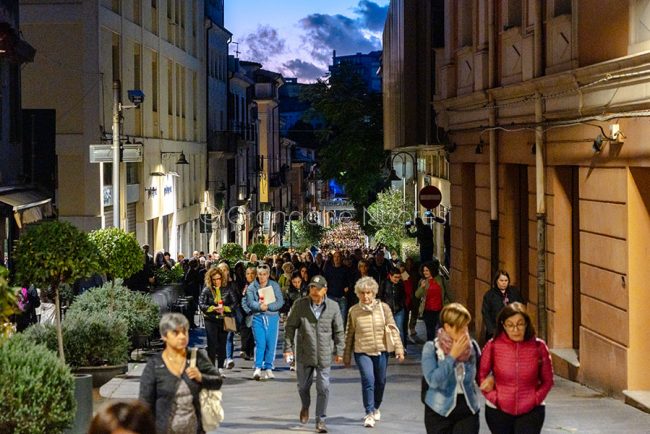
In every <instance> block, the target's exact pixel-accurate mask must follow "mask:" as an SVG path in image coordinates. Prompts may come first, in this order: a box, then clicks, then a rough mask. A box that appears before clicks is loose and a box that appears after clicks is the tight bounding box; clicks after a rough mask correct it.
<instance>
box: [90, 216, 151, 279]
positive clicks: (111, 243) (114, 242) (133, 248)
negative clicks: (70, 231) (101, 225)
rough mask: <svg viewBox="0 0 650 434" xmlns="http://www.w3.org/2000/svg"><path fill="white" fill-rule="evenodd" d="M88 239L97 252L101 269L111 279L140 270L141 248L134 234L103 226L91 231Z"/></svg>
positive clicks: (124, 277) (141, 264) (123, 276)
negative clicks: (103, 227)
mask: <svg viewBox="0 0 650 434" xmlns="http://www.w3.org/2000/svg"><path fill="white" fill-rule="evenodd" d="M88 239H89V240H90V242H92V243H93V245H94V246H95V249H97V252H98V253H99V258H100V262H99V265H100V267H101V270H102V271H103V272H105V273H106V274H108V275H109V276H111V277H112V278H113V279H118V278H119V279H126V278H127V277H129V276H131V275H133V274H134V273H137V272H138V271H140V270H142V267H143V266H144V261H143V260H142V249H141V248H140V245H139V244H138V240H136V239H135V235H134V234H132V233H128V232H126V231H124V230H123V229H119V228H105V229H99V230H96V231H92V232H91V233H90V234H88Z"/></svg>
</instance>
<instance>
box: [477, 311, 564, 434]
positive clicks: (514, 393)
mask: <svg viewBox="0 0 650 434" xmlns="http://www.w3.org/2000/svg"><path fill="white" fill-rule="evenodd" d="M479 381H480V383H481V390H482V391H483V395H485V399H486V402H485V420H486V421H487V424H488V426H489V427H490V430H491V431H492V432H493V433H497V434H504V433H505V434H509V433H512V434H519V433H522V434H523V433H540V432H541V431H542V425H543V424H544V417H545V406H544V400H545V399H546V395H548V392H549V391H550V390H551V387H553V366H552V365H551V357H550V355H549V351H548V347H547V346H546V343H545V342H544V341H543V340H541V339H538V338H536V337H535V328H534V327H533V324H532V321H531V320H530V316H529V315H528V313H526V307H525V306H524V305H523V304H521V303H518V302H515V303H511V304H509V305H507V306H506V307H504V308H503V309H502V310H501V312H499V315H498V316H497V320H496V333H495V336H494V338H493V339H491V340H490V341H488V343H487V344H486V345H485V348H484V349H483V355H482V356H481V365H480V369H479Z"/></svg>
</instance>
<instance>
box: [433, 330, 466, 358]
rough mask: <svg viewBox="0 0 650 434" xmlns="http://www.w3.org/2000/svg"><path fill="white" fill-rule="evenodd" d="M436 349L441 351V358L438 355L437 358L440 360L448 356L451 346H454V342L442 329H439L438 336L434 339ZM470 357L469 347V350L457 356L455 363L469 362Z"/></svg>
mask: <svg viewBox="0 0 650 434" xmlns="http://www.w3.org/2000/svg"><path fill="white" fill-rule="evenodd" d="M436 344H437V345H436V347H438V348H439V349H440V350H441V351H442V356H443V357H440V356H441V354H438V358H439V359H442V358H444V356H446V355H447V354H449V352H450V351H451V346H452V345H453V344H454V340H453V339H452V338H451V336H449V334H448V333H447V332H446V331H445V329H444V328H442V327H440V328H439V329H438V336H437V337H436ZM471 355H472V346H471V345H470V346H469V348H467V349H466V350H465V351H464V352H463V354H461V355H460V356H458V359H457V361H459V362H466V361H468V360H469V358H470V356H471Z"/></svg>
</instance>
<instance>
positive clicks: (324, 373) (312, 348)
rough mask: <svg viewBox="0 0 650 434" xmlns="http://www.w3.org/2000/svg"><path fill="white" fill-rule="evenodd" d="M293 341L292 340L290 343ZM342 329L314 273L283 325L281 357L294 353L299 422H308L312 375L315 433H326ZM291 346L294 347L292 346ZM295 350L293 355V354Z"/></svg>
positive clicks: (335, 309)
mask: <svg viewBox="0 0 650 434" xmlns="http://www.w3.org/2000/svg"><path fill="white" fill-rule="evenodd" d="M298 277H300V276H299V275H298ZM294 341H295V342H296V344H295V346H294ZM343 345H344V331H343V319H342V317H341V310H340V309H339V306H338V304H337V303H336V302H334V301H333V300H330V299H328V298H327V281H326V280H325V278H324V277H323V276H314V277H313V278H312V279H311V281H310V282H309V297H303V298H301V299H299V300H297V301H296V302H295V303H294V305H293V307H292V308H291V311H290V312H289V316H288V317H287V321H286V324H285V337H284V356H285V357H286V358H287V359H291V358H293V357H294V356H295V363H296V365H295V366H296V377H297V379H298V394H299V395H300V402H301V404H302V407H301V408H300V416H299V417H300V423H303V424H305V423H307V422H308V421H309V407H310V403H311V396H310V390H311V385H312V382H313V379H314V374H315V376H316V413H315V414H316V432H319V433H324V432H327V426H326V425H325V419H326V417H327V402H328V399H329V385H330V369H331V365H332V355H333V357H334V362H336V363H341V362H342V361H343ZM294 348H295V349H294ZM294 352H295V354H294Z"/></svg>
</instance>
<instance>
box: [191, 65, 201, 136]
mask: <svg viewBox="0 0 650 434" xmlns="http://www.w3.org/2000/svg"><path fill="white" fill-rule="evenodd" d="M197 85H198V82H197V76H196V71H193V72H192V119H193V120H194V122H193V126H194V131H193V136H192V137H193V139H194V141H195V142H196V141H198V140H199V123H198V122H197V113H198V112H199V109H198V107H199V102H198V90H197Z"/></svg>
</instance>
